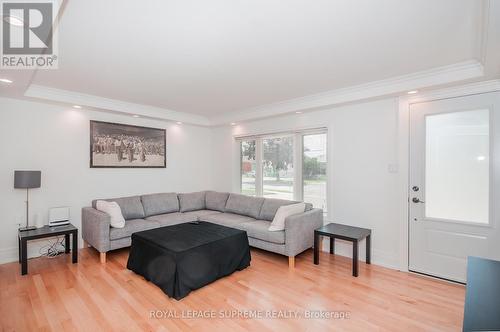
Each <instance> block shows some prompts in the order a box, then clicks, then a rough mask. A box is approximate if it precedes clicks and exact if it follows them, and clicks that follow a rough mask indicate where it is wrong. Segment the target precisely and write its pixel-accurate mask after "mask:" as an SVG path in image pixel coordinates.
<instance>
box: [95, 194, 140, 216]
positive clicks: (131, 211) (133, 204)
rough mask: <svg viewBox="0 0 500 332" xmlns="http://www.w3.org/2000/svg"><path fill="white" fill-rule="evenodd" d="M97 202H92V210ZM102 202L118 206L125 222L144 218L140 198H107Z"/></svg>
mask: <svg viewBox="0 0 500 332" xmlns="http://www.w3.org/2000/svg"><path fill="white" fill-rule="evenodd" d="M97 201H98V200H97V199H96V200H93V201H92V207H93V208H94V209H95V208H96V202H97ZM103 201H107V202H116V203H117V204H118V205H119V206H120V209H121V210H122V215H123V218H125V220H128V219H142V218H144V217H145V214H144V208H143V207H142V202H141V197H140V196H130V197H119V198H109V199H103Z"/></svg>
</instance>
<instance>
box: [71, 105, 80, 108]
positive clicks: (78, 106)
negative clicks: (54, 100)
mask: <svg viewBox="0 0 500 332" xmlns="http://www.w3.org/2000/svg"><path fill="white" fill-rule="evenodd" d="M73 108H77V109H81V108H82V107H81V106H80V105H73Z"/></svg>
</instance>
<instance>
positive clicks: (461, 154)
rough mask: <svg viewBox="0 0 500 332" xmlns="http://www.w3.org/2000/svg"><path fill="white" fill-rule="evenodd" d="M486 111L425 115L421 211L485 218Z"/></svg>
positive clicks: (480, 220)
mask: <svg viewBox="0 0 500 332" xmlns="http://www.w3.org/2000/svg"><path fill="white" fill-rule="evenodd" d="M489 122H490V119H489V110H472V111H461V112H454V113H446V114H436V115H428V116H427V117H426V119H425V129H426V130H425V132H426V133H425V136H426V141H425V158H426V160H425V216H426V218H435V219H443V220H451V221H463V222H473V223H483V224H487V223H488V216H489V213H488V211H489V182H490V180H489V160H490V156H489V155H490V153H489V151H490V144H489V141H490V137H489V127H490V126H489Z"/></svg>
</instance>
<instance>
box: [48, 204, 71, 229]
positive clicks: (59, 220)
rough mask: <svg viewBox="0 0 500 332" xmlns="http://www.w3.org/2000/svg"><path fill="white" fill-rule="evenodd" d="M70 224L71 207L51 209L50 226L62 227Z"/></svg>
mask: <svg viewBox="0 0 500 332" xmlns="http://www.w3.org/2000/svg"><path fill="white" fill-rule="evenodd" d="M68 224H69V207H67V206H62V207H55V208H51V209H49V226H51V227H52V226H61V225H68Z"/></svg>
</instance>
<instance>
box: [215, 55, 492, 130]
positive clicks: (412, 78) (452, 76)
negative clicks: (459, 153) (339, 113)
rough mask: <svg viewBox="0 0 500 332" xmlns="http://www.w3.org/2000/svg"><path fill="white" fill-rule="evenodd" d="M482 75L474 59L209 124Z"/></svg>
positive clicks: (227, 116)
mask: <svg viewBox="0 0 500 332" xmlns="http://www.w3.org/2000/svg"><path fill="white" fill-rule="evenodd" d="M483 75H484V68H483V65H482V64H481V63H480V62H478V61H477V60H469V61H464V62H460V63H456V64H452V65H448V66H443V67H437V68H433V69H429V70H424V71H419V72H415V73H412V74H408V75H402V76H397V77H393V78H389V79H385V80H379V81H373V82H370V83H365V84H360V85H355V86H351V87H347V88H341V89H336V90H332V91H328V92H324V93H319V94H314V95H309V96H305V97H301V98H295V99H290V100H286V101H283V102H279V103H273V104H268V105H264V106H259V107H255V108H250V109H245V110H241V111H237V112H233V113H225V114H222V115H220V116H215V117H211V118H210V123H211V124H212V125H214V126H217V125H225V124H228V123H230V122H241V121H248V120H255V119H258V118H266V117H273V116H278V115H283V114H287V113H292V112H295V111H308V110H314V109H319V108H324V107H331V106H335V105H339V104H344V103H350V102H355V101H362V100H366V99H372V98H378V97H384V96H390V95H399V94H401V93H403V92H406V91H409V90H416V89H417V90H418V89H422V88H426V87H433V86H439V85H445V84H450V83H456V82H460V81H464V80H468V79H474V78H478V77H481V76H483Z"/></svg>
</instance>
